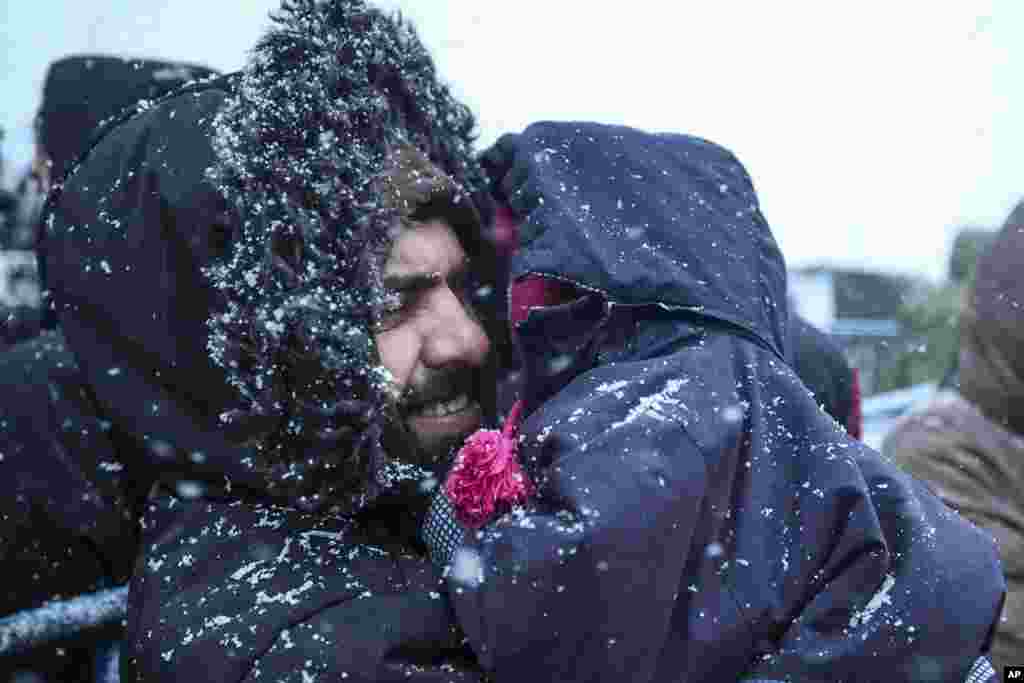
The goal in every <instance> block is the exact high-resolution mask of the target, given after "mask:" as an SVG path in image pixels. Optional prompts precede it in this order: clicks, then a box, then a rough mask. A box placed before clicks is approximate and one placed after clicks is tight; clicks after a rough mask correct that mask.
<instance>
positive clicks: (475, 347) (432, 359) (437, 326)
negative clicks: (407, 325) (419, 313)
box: [423, 290, 491, 367]
mask: <svg viewBox="0 0 1024 683" xmlns="http://www.w3.org/2000/svg"><path fill="white" fill-rule="evenodd" d="M434 313H435V315H434V316H433V320H432V321H431V322H432V325H431V326H430V329H429V330H428V331H427V339H426V340H424V341H425V343H424V352H425V353H424V359H423V360H424V362H425V363H426V364H427V365H430V366H432V367H443V366H445V365H448V364H451V363H459V364H465V365H471V366H474V367H479V366H481V365H483V364H484V361H485V360H486V358H487V354H488V353H489V352H490V350H491V342H490V340H489V339H488V338H487V334H486V333H485V332H484V330H483V327H481V326H480V323H478V322H477V320H476V318H475V317H474V315H473V313H472V311H471V310H469V309H467V308H466V306H465V305H464V304H463V302H462V301H460V300H459V298H458V297H457V296H455V294H454V293H453V292H451V290H445V291H444V292H443V293H440V294H439V301H438V302H437V306H436V307H435V309H434Z"/></svg>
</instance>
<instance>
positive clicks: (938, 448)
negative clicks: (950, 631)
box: [882, 203, 1024, 669]
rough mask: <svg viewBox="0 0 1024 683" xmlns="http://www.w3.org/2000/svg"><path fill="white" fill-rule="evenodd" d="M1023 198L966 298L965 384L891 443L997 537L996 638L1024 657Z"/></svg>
mask: <svg viewBox="0 0 1024 683" xmlns="http://www.w3.org/2000/svg"><path fill="white" fill-rule="evenodd" d="M1022 262H1024V203H1022V204H1019V205H1018V206H1017V207H1016V208H1015V209H1014V210H1013V212H1012V213H1011V214H1010V216H1009V217H1008V218H1007V220H1006V222H1005V224H1004V226H1003V228H1002V230H1001V231H1000V232H999V233H998V235H997V236H996V239H995V241H994V242H993V243H992V244H991V245H990V246H989V247H988V248H987V249H986V251H985V252H984V253H983V254H982V256H981V257H980V259H979V260H978V264H977V269H976V272H975V276H974V280H973V282H972V283H971V284H970V285H969V287H968V290H967V293H966V296H965V297H964V299H963V301H962V304H961V313H960V361H959V364H958V379H959V390H958V391H957V390H956V389H955V386H953V387H949V388H948V389H947V390H946V391H943V392H942V393H941V395H940V398H939V399H937V400H936V401H935V402H933V403H931V404H930V405H928V406H927V407H925V408H924V409H922V410H921V411H919V412H918V413H915V414H913V415H911V416H908V417H907V418H905V419H904V420H902V421H901V422H900V423H898V424H897V425H896V426H895V427H894V428H893V430H892V431H891V432H890V433H889V434H888V435H887V436H886V439H885V441H884V443H883V446H882V449H883V452H885V453H886V454H888V455H890V456H891V457H892V458H893V459H894V460H895V461H896V462H897V463H899V464H900V465H901V466H902V467H903V468H904V469H906V470H907V471H908V472H910V473H911V474H913V475H914V476H915V477H917V478H919V479H921V480H922V481H925V482H927V483H928V484H929V485H930V486H931V487H932V488H933V489H934V490H935V492H936V493H937V494H938V495H939V496H940V497H941V498H942V499H943V500H944V501H945V502H946V503H947V504H948V505H949V506H950V507H952V508H953V509H954V510H956V511H958V512H959V513H960V514H961V515H963V516H964V517H966V518H967V519H969V520H971V521H972V522H973V523H974V524H976V525H978V526H979V527H981V528H982V529H984V530H985V531H987V532H988V533H989V534H991V535H992V536H993V537H994V538H995V540H996V543H997V544H998V546H999V555H1000V558H1001V559H1002V562H1003V567H1004V570H1005V572H1006V578H1007V583H1008V592H1007V596H1006V604H1005V606H1004V608H1003V612H1002V618H1001V619H1000V621H999V625H998V628H997V630H996V633H995V640H994V644H993V648H992V658H993V663H994V664H995V665H996V668H997V669H1000V667H1002V666H1003V665H1007V664H1020V663H1021V662H1024V497H1022V496H1021V491H1022V490H1024V272H1022V270H1021V266H1020V264H1021V263H1022Z"/></svg>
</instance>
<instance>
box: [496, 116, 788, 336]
mask: <svg viewBox="0 0 1024 683" xmlns="http://www.w3.org/2000/svg"><path fill="white" fill-rule="evenodd" d="M503 147H504V148H505V149H508V148H509V147H513V148H514V149H515V152H516V158H517V159H520V160H522V159H526V160H528V161H529V163H528V164H522V165H520V166H518V167H517V168H514V169H513V171H512V172H511V173H509V174H508V175H507V176H506V177H505V181H504V187H503V188H501V189H502V190H504V191H505V194H506V195H507V197H506V198H507V201H508V202H509V205H510V206H511V207H512V208H513V209H514V210H515V211H516V212H517V213H518V214H519V215H520V216H523V224H522V227H521V231H522V235H523V242H524V246H523V247H522V249H520V251H519V253H518V254H517V255H516V257H515V258H514V260H513V264H512V277H513V278H517V277H521V276H523V275H525V274H527V273H536V274H542V275H550V276H555V277H558V278H561V279H566V280H570V281H572V282H574V283H576V284H578V285H581V286H583V287H585V288H588V289H596V290H599V291H601V292H602V293H604V294H605V295H606V296H607V297H608V299H609V300H610V301H611V302H613V303H616V304H625V305H650V304H655V305H659V306H661V307H663V308H669V309H682V310H690V311H694V312H696V313H699V314H700V315H701V316H703V317H705V318H711V319H715V320H719V321H724V322H726V323H730V324H732V325H736V326H739V327H740V328H742V329H743V330H745V331H746V332H749V333H751V334H753V335H754V336H755V337H756V338H757V339H758V340H759V341H760V342H761V343H762V344H764V345H766V346H767V347H768V348H770V349H771V350H772V351H774V352H775V353H776V354H778V355H779V356H784V354H785V352H786V341H785V340H786V337H787V335H786V332H785V327H786V320H787V311H786V296H785V293H786V267H785V264H784V262H783V258H782V254H781V253H780V252H779V249H778V246H777V245H776V243H775V240H774V238H773V237H772V234H771V230H770V229H769V227H768V225H767V223H766V222H765V220H764V218H763V216H762V215H761V211H760V209H759V208H758V202H757V197H756V196H755V194H754V188H753V185H752V183H751V180H750V177H749V176H748V175H747V172H746V171H745V170H744V168H743V166H742V165H741V164H740V163H739V162H738V161H737V160H736V158H735V157H734V156H733V155H732V154H731V153H730V152H728V151H727V150H725V149H723V148H721V147H718V146H717V145H714V144H712V143H710V142H707V141H705V140H701V139H699V138H695V137H690V136H686V135H675V134H651V133H645V132H642V131H639V130H634V129H631V128H626V127H619V126H605V125H599V124H593V123H551V122H542V123H537V124H534V125H531V126H530V127H528V128H527V129H526V130H525V131H523V133H521V134H519V135H509V136H506V137H504V138H502V140H501V141H499V143H498V145H497V149H499V150H500V149H502V148H503Z"/></svg>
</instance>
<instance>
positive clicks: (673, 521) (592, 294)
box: [449, 123, 1005, 683]
mask: <svg viewBox="0 0 1024 683" xmlns="http://www.w3.org/2000/svg"><path fill="white" fill-rule="evenodd" d="M488 157H489V158H490V160H491V162H492V170H494V171H495V172H496V182H497V183H498V186H499V194H503V195H504V199H505V200H506V201H507V202H508V203H509V205H510V206H511V208H512V209H513V211H514V212H515V213H516V214H517V215H518V216H519V217H520V218H521V219H522V221H523V222H522V225H521V236H522V244H521V248H520V250H519V252H518V253H517V255H516V256H515V258H514V260H513V264H512V280H513V282H515V281H516V280H517V279H519V278H522V277H524V276H527V275H541V276H547V277H552V278H556V279H559V280H562V281H563V282H568V283H572V284H574V285H576V286H577V287H578V288H579V290H580V291H581V292H582V293H583V295H582V296H581V297H580V298H578V299H576V300H575V301H572V302H570V303H567V304H564V305H559V306H553V307H547V308H534V309H532V310H531V311H530V313H529V315H528V316H527V318H526V319H525V320H524V321H522V322H521V323H519V324H518V325H517V327H516V329H515V336H516V339H517V342H518V344H519V349H520V352H521V357H522V361H523V367H524V370H525V374H526V377H527V380H526V381H527V384H526V401H527V405H526V412H527V418H526V419H525V421H524V422H523V424H522V426H521V430H520V437H519V439H520V452H519V457H520V460H521V462H522V463H523V464H524V466H525V467H526V468H527V470H528V471H529V473H530V475H531V477H532V478H533V479H534V481H535V482H536V484H537V492H536V495H535V497H534V499H533V500H532V502H531V503H530V504H529V505H528V506H527V507H526V508H525V509H522V510H518V511H515V512H513V513H510V514H508V515H505V516H504V517H501V518H500V519H498V520H496V521H495V522H494V523H492V524H490V525H488V526H487V527H485V528H484V529H483V530H482V531H481V533H479V534H477V537H476V539H475V540H474V542H473V544H472V545H471V547H470V548H469V549H468V550H463V551H462V552H460V553H458V554H457V556H456V561H455V563H454V565H453V568H452V571H451V572H450V576H449V581H450V583H451V588H452V596H453V598H452V599H453V602H454V605H455V610H456V614H457V617H458V619H459V622H460V624H461V626H462V627H463V628H464V629H465V631H466V633H467V636H468V638H469V642H470V644H471V645H472V647H473V648H474V650H475V651H476V653H477V655H478V657H479V658H480V661H481V662H482V663H483V664H484V666H485V667H486V668H488V669H490V670H491V671H492V672H494V676H495V679H496V680H497V681H532V682H534V683H537V682H539V681H575V682H582V681H609V682H610V681H616V682H619V681H631V682H634V683H642V682H645V681H728V682H730V683H731V682H734V681H737V680H741V679H744V678H749V679H755V678H758V679H760V678H763V679H774V680H792V681H801V682H803V683H807V682H811V681H830V682H834V681H881V680H885V681H892V682H894V681H923V680H929V681H962V680H963V679H964V677H965V675H966V673H967V671H968V669H969V668H970V666H971V664H972V662H973V661H974V660H975V658H976V657H977V656H978V655H979V654H981V652H982V651H983V650H984V649H985V648H986V647H987V640H988V638H989V637H990V632H991V629H992V626H993V624H994V622H995V621H996V619H997V617H998V613H999V608H1000V604H1001V600H1002V597H1003V594H1004V590H1005V584H1004V580H1003V577H1002V574H1001V570H1000V565H999V562H998V559H997V556H996V552H995V547H994V544H993V542H992V540H991V539H990V538H989V537H987V536H985V535H984V534H983V533H982V532H980V531H978V530H977V529H976V528H975V527H973V526H971V525H970V524H969V523H968V522H966V521H965V520H963V519H962V518H960V517H959V516H958V515H956V514H955V513H953V512H951V511H950V510H948V509H947V508H946V507H944V506H943V504H942V503H941V502H940V501H939V500H938V499H937V498H936V497H935V496H933V495H932V494H931V493H930V492H929V490H928V489H927V488H926V487H925V486H923V485H922V484H920V483H918V482H917V481H915V480H914V479H912V478H911V477H909V476H907V475H905V474H903V473H902V472H901V471H899V470H898V469H897V468H896V467H895V466H894V465H892V464H891V463H890V462H889V461H888V460H886V459H884V458H882V457H881V456H880V455H879V454H877V453H875V452H874V451H872V450H871V449H869V448H867V447H866V446H865V445H863V444H862V443H860V442H858V441H856V440H854V439H852V438H850V437H848V436H847V435H846V434H845V433H844V432H843V430H842V429H841V428H839V427H838V426H837V425H836V423H835V421H834V420H833V419H832V418H831V417H829V416H828V415H826V414H825V413H824V412H823V411H822V410H821V409H820V408H819V406H818V404H817V402H816V401H815V400H814V399H813V398H812V397H811V395H810V394H809V392H808V390H807V389H806V388H805V387H804V386H803V384H801V382H800V381H799V379H798V378H797V377H796V375H795V374H794V372H793V370H792V369H791V368H790V366H789V365H788V364H787V363H786V362H785V360H784V359H785V358H786V357H787V355H786V351H787V350H786V348H785V345H786V343H787V333H786V325H787V321H788V314H787V310H786V296H785V294H786V292H785V288H786V276H785V265H784V262H783V258H782V256H781V254H780V252H779V250H778V248H777V246H776V243H775V241H774V239H773V237H772V234H771V231H770V229H769V227H768V225H767V223H766V222H765V220H764V218H763V216H762V214H761V212H760V209H759V207H758V200H757V198H756V196H755V193H754V189H753V186H752V183H751V180H750V178H749V177H748V175H747V173H746V171H745V170H744V169H743V167H742V166H741V165H740V163H739V162H738V161H737V160H736V159H735V158H734V157H733V156H732V155H731V154H730V153H729V152H728V151H726V150H724V149H722V148H720V147H718V146H716V145H714V144H711V143H708V142H706V141H703V140H700V139H697V138H693V137H688V136H683V135H655V134H648V133H644V132H641V131H638V130H633V129H629V128H624V127H612V126H604V125H596V124H588V123H538V124H534V125H532V126H530V127H528V128H527V129H526V130H525V131H524V132H523V133H522V134H519V135H509V136H506V137H505V138H503V139H502V140H500V141H499V143H498V144H497V146H496V147H495V148H494V149H492V150H491V152H490V153H489V154H488ZM513 286H514V285H513Z"/></svg>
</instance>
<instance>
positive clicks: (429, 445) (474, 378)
mask: <svg viewBox="0 0 1024 683" xmlns="http://www.w3.org/2000/svg"><path fill="white" fill-rule="evenodd" d="M487 374H488V373H486V371H485V370H484V369H476V368H464V367H463V368H457V369H452V370H441V371H436V372H433V373H431V375H430V376H429V377H426V378H423V379H422V380H421V381H420V382H418V383H417V384H416V385H415V386H412V387H410V388H409V389H407V390H406V391H405V392H404V393H403V397H402V400H401V402H400V403H399V406H398V420H397V421H396V422H397V424H395V423H392V424H391V425H390V426H389V428H388V429H386V430H385V433H384V449H385V452H386V453H387V454H388V456H389V457H390V458H392V459H394V460H398V461H400V462H402V463H406V464H412V465H416V466H418V467H421V468H423V469H424V470H427V471H429V472H430V473H431V474H432V475H434V477H436V478H437V479H438V480H440V479H442V478H443V477H444V476H445V475H446V474H447V472H448V469H449V468H450V467H451V465H452V462H453V460H454V458H455V454H456V452H457V451H458V449H459V448H461V447H462V444H463V443H464V442H465V440H466V437H467V436H469V435H470V434H471V433H472V432H473V431H475V430H476V428H477V427H480V426H489V425H490V424H491V421H492V420H493V417H492V416H493V405H494V400H493V391H488V388H487V387H486V385H485V384H484V377H485V376H486V375H487ZM460 394H467V395H468V396H469V399H470V403H474V402H475V403H478V404H479V405H480V411H481V421H480V424H479V425H477V426H475V427H473V428H471V429H469V430H467V431H464V432H461V433H446V434H441V433H418V432H417V431H416V430H415V429H414V428H413V427H412V426H411V424H410V417H411V416H412V414H413V413H414V412H415V411H416V410H417V409H419V408H421V407H422V406H423V404H424V403H429V402H431V401H434V400H438V399H440V400H444V399H446V398H448V397H450V396H457V395H460Z"/></svg>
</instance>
